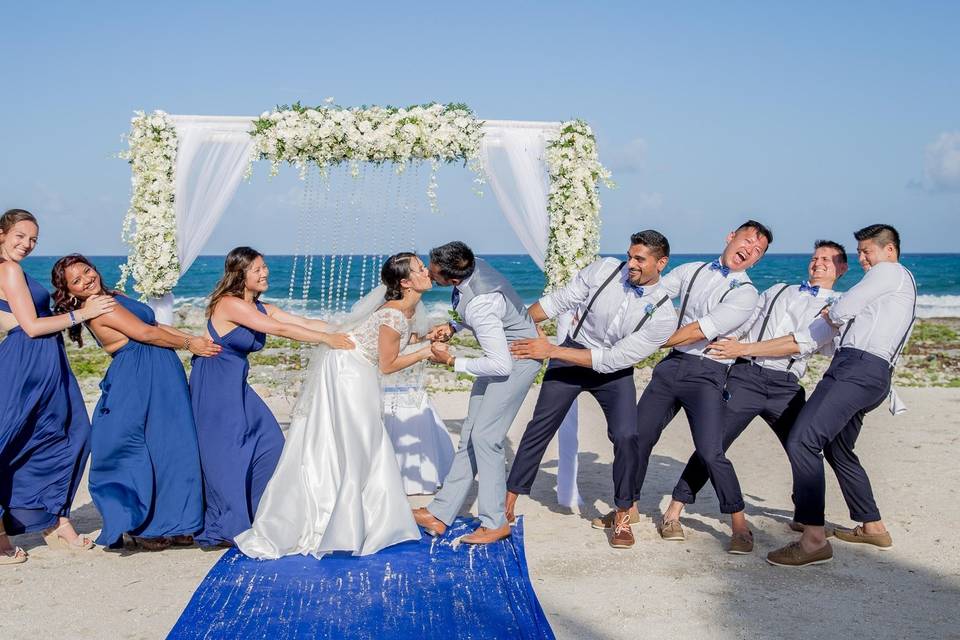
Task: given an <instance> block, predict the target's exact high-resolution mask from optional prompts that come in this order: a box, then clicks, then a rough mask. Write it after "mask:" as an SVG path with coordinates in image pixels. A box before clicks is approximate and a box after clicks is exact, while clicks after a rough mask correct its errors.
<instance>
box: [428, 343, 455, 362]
mask: <svg viewBox="0 0 960 640" xmlns="http://www.w3.org/2000/svg"><path fill="white" fill-rule="evenodd" d="M430 360H432V361H433V362H436V363H437V364H447V363H448V362H449V361H450V347H448V346H447V344H446V343H444V342H432V343H430Z"/></svg>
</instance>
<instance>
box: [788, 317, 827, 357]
mask: <svg viewBox="0 0 960 640" xmlns="http://www.w3.org/2000/svg"><path fill="white" fill-rule="evenodd" d="M836 336H837V329H836V327H834V326H833V325H831V324H830V323H829V322H827V321H826V320H824V319H823V318H817V319H816V320H814V321H813V322H811V323H810V324H808V325H807V326H806V327H801V328H800V329H798V330H797V331H795V332H794V333H793V339H794V340H796V342H797V347H799V349H800V355H801V356H803V357H807V356H811V355H813V354H814V353H817V352H818V351H819V352H821V353H824V352H827V353H829V351H830V349H829V347H830V346H831V345H832V343H833V339H834V338H835V337H836Z"/></svg>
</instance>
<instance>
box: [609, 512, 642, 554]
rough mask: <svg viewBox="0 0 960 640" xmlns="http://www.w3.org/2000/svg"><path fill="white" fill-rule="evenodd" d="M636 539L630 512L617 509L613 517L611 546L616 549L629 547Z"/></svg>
mask: <svg viewBox="0 0 960 640" xmlns="http://www.w3.org/2000/svg"><path fill="white" fill-rule="evenodd" d="M634 542H636V540H635V539H634V537H633V529H631V528H630V512H628V511H626V510H624V511H619V510H618V511H617V512H616V515H614V518H613V536H612V537H611V538H610V546H611V547H613V548H614V549H629V548H630V547H632V546H633V543H634Z"/></svg>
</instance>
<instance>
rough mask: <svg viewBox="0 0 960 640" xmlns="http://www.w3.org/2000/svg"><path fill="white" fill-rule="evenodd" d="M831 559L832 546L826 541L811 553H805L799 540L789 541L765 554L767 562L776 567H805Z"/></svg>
mask: <svg viewBox="0 0 960 640" xmlns="http://www.w3.org/2000/svg"><path fill="white" fill-rule="evenodd" d="M831 560H833V547H831V546H830V543H829V542H827V543H826V544H824V545H823V546H822V547H820V548H819V549H817V550H816V551H814V552H813V553H807V552H806V551H804V550H803V547H801V546H800V541H799V540H798V541H797V542H791V543H790V544H788V545H787V546H785V547H782V548H780V549H777V550H776V551H771V552H770V553H768V554H767V562H769V563H770V564H772V565H776V566H778V567H791V568H793V567H805V566H807V565H811V564H823V563H824V562H830V561H831Z"/></svg>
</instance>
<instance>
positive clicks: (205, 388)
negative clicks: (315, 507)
mask: <svg viewBox="0 0 960 640" xmlns="http://www.w3.org/2000/svg"><path fill="white" fill-rule="evenodd" d="M269 273H270V270H269V269H268V268H267V265H266V263H265V262H264V260H263V256H262V255H261V254H260V253H258V252H257V251H255V250H253V249H251V248H250V247H237V248H236V249H234V250H233V251H231V252H230V254H229V255H228V256H227V259H226V262H225V264H224V274H223V277H222V278H221V279H220V282H219V283H218V284H217V286H216V288H215V289H214V291H213V293H212V294H210V304H209V306H208V307H207V318H208V320H207V331H208V332H209V334H210V338H211V339H213V341H214V342H215V343H217V344H219V345H220V346H222V347H223V351H221V352H220V354H219V355H217V356H214V357H212V358H194V359H193V369H192V370H191V371H190V395H191V397H192V398H193V414H194V417H195V418H196V421H197V436H198V439H199V442H200V462H201V464H202V466H203V486H204V497H205V499H206V512H205V514H204V526H203V531H202V532H201V533H200V534H199V535H198V536H197V542H198V543H200V544H201V545H206V546H210V545H218V544H219V545H232V544H233V538H234V536H236V535H237V534H238V533H240V532H242V531H246V530H247V529H249V528H250V525H251V523H252V522H253V517H254V515H255V514H256V512H257V505H258V504H259V503H260V496H261V495H262V494H263V490H264V489H265V488H266V486H267V481H268V480H270V476H271V475H273V471H274V469H275V468H276V466H277V461H278V460H279V459H280V451H281V450H282V449H283V441H284V440H283V433H282V432H281V431H280V425H279V424H278V423H277V420H276V418H274V417H273V414H272V413H271V412H270V409H269V408H267V405H266V404H265V403H264V402H263V400H261V399H260V396H258V395H257V394H256V392H255V391H254V390H253V389H252V388H251V387H250V385H249V384H247V372H248V371H249V368H250V367H249V363H248V362H247V355H248V354H250V353H253V352H254V351H259V350H260V349H262V348H263V345H264V343H265V342H266V334H270V335H275V336H282V337H285V338H290V339H293V340H299V341H301V342H311V343H323V344H327V345H329V346H330V347H331V348H334V349H352V348H354V344H353V342H352V341H351V340H350V339H349V338H348V337H347V336H346V335H344V334H339V333H327V332H326V331H325V330H326V329H327V328H328V327H327V325H326V323H324V322H323V321H321V320H312V319H309V318H303V317H301V316H297V315H294V314H291V313H287V312H285V311H283V310H281V309H279V308H277V307H276V306H274V305H271V304H264V303H262V302H260V295H261V294H262V293H263V292H264V291H266V290H267V277H268V275H269Z"/></svg>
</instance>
